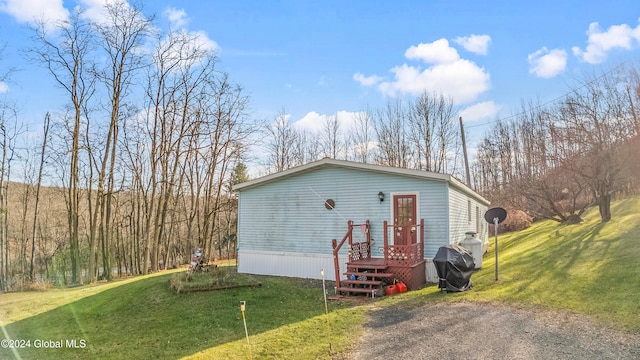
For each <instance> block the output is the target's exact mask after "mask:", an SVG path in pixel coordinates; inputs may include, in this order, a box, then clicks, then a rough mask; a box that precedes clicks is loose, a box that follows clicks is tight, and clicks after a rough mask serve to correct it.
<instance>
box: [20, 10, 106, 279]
mask: <svg viewBox="0 0 640 360" xmlns="http://www.w3.org/2000/svg"><path fill="white" fill-rule="evenodd" d="M46 29H47V27H46V26H45V24H40V25H38V26H37V27H36V28H35V29H34V32H35V35H34V40H35V41H36V43H37V44H38V45H37V47H34V48H32V49H31V50H30V52H29V53H30V54H31V55H32V56H31V57H32V59H34V60H35V61H38V62H39V63H41V64H42V65H43V66H44V67H45V68H47V69H48V70H49V73H50V74H51V75H52V76H53V78H54V79H55V81H56V83H57V84H58V85H59V86H60V87H61V88H62V89H64V91H65V92H66V93H67V94H68V95H69V102H70V105H71V107H72V109H73V123H72V125H71V128H70V134H69V135H70V137H71V149H69V155H70V171H69V182H68V184H67V187H68V191H67V204H68V223H69V245H70V254H71V269H72V282H74V283H76V282H78V281H80V279H79V278H78V276H79V274H80V251H79V246H80V245H79V220H78V219H79V202H80V195H79V171H80V170H79V158H80V136H81V133H80V131H81V126H82V120H83V118H84V119H87V117H86V116H87V111H86V109H87V107H88V103H89V101H90V99H91V97H92V95H93V94H94V91H95V77H94V76H93V74H92V71H91V68H92V67H93V64H92V63H91V60H90V59H89V57H90V54H91V53H92V51H93V49H94V43H93V40H94V39H93V34H92V29H91V25H90V24H89V23H88V22H87V21H85V20H84V19H83V12H82V10H81V9H80V8H75V9H74V12H73V13H72V15H71V17H70V18H69V20H68V21H63V22H60V23H58V24H56V27H55V29H56V30H57V32H58V33H59V34H60V35H57V36H56V37H55V39H56V40H57V41H55V40H50V39H49V37H50V34H49V33H47V31H46ZM87 121H88V120H87ZM86 127H87V128H88V127H89V125H88V123H87V124H86ZM90 258H91V257H90ZM90 265H91V264H90ZM90 268H91V266H90ZM89 272H90V273H91V269H90V271H89Z"/></svg>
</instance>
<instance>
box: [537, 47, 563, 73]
mask: <svg viewBox="0 0 640 360" xmlns="http://www.w3.org/2000/svg"><path fill="white" fill-rule="evenodd" d="M567 57H568V55H567V52H566V51H565V50H563V49H552V50H549V49H547V48H546V47H543V48H541V49H540V50H538V51H536V52H534V53H532V54H529V56H528V60H529V65H530V67H529V73H531V74H535V75H536V76H537V77H541V78H551V77H554V76H556V75H558V74H560V73H562V72H563V71H564V69H565V68H566V67H567Z"/></svg>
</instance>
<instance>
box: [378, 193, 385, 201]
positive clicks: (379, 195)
mask: <svg viewBox="0 0 640 360" xmlns="http://www.w3.org/2000/svg"><path fill="white" fill-rule="evenodd" d="M378 199H380V202H383V201H384V193H383V192H382V191H380V192H379V193H378Z"/></svg>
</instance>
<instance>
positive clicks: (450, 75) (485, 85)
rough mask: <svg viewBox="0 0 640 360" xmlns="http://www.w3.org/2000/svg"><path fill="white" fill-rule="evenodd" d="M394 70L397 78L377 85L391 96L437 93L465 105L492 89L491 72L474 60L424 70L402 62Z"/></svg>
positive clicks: (461, 60)
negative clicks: (487, 71) (488, 72)
mask: <svg viewBox="0 0 640 360" xmlns="http://www.w3.org/2000/svg"><path fill="white" fill-rule="evenodd" d="M391 72H393V73H394V80H393V81H386V82H382V83H380V85H379V87H378V88H379V89H380V91H382V92H383V93H386V94H388V95H395V94H398V93H405V94H406V93H408V94H412V95H419V94H421V93H423V92H425V91H427V92H436V93H441V94H442V95H444V96H445V97H451V99H453V102H454V103H455V104H462V103H468V102H471V101H473V100H475V99H476V98H477V97H478V95H480V94H482V93H484V92H485V91H487V90H489V74H487V73H485V72H484V69H482V68H480V67H478V65H476V64H475V63H473V62H472V61H469V60H464V59H459V60H457V61H455V62H453V63H449V64H440V65H435V66H431V67H428V68H426V69H424V70H422V69H421V68H420V67H415V66H409V65H407V64H403V65H401V66H396V67H395V68H393V69H391Z"/></svg>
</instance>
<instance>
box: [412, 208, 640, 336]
mask: <svg viewBox="0 0 640 360" xmlns="http://www.w3.org/2000/svg"><path fill="white" fill-rule="evenodd" d="M612 211H613V216H614V217H613V219H612V220H611V221H610V222H608V223H606V224H602V223H600V217H599V215H598V209H597V208H592V209H590V210H589V211H588V212H587V213H586V214H585V217H584V221H583V222H582V223H581V224H578V225H562V224H558V223H557V222H554V221H542V222H538V223H535V224H534V225H533V226H532V227H531V228H529V229H527V230H524V231H520V232H516V233H510V234H502V235H499V237H498V243H499V248H498V249H499V252H498V254H499V263H498V270H499V280H498V281H495V252H494V237H493V236H491V237H490V240H491V247H490V251H489V253H487V254H486V255H485V257H484V259H483V268H482V269H481V270H479V271H477V272H476V273H474V275H473V276H472V277H471V279H472V281H473V284H474V287H473V290H472V291H468V292H464V293H457V294H443V293H440V292H439V291H438V290H437V289H435V288H434V287H430V288H426V289H423V290H421V291H418V292H413V293H410V294H407V296H406V298H407V300H409V299H410V298H411V299H412V300H410V301H413V302H428V301H434V300H447V301H455V300H473V301H490V302H499V303H507V304H515V305H517V306H522V307H542V308H550V309H560V310H568V311H571V312H575V313H580V314H586V315H589V316H592V317H594V318H596V319H597V320H599V321H600V322H601V323H602V324H605V325H609V326H614V327H618V328H622V329H626V330H630V331H635V332H640V322H639V321H638V314H640V301H638V299H640V198H632V199H625V200H621V201H617V202H614V203H613V205H612Z"/></svg>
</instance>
